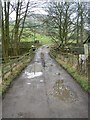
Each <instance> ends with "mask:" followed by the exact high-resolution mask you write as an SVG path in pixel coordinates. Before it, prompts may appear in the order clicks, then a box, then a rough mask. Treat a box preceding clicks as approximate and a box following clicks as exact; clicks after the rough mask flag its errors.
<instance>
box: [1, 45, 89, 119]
mask: <svg viewBox="0 0 90 120" xmlns="http://www.w3.org/2000/svg"><path fill="white" fill-rule="evenodd" d="M48 51H49V48H48V47H47V46H46V45H45V46H42V47H41V48H39V49H38V50H37V52H36V55H35V58H34V60H33V61H32V63H30V64H29V65H28V67H27V68H26V69H25V70H24V71H23V72H22V73H21V75H20V76H19V77H18V78H17V79H16V80H15V81H14V82H13V84H12V86H11V88H10V89H9V91H8V92H7V94H6V95H5V98H4V99H3V107H2V108H3V118H88V94H87V93H86V92H84V91H83V90H82V89H81V87H80V86H79V85H78V84H77V83H76V82H75V81H74V80H73V78H72V77H71V76H70V75H69V74H68V73H67V72H66V71H65V70H64V69H63V68H62V67H60V66H59V65H58V64H57V63H56V62H55V61H54V60H53V59H52V58H51V57H50V56H49V55H48Z"/></svg>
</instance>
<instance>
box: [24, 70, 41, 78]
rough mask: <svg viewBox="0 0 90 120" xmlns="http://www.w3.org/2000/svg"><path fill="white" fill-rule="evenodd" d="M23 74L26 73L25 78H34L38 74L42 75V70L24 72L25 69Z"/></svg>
mask: <svg viewBox="0 0 90 120" xmlns="http://www.w3.org/2000/svg"><path fill="white" fill-rule="evenodd" d="M25 74H26V75H27V78H35V77H38V76H41V75H42V72H35V73H34V72H31V73H29V72H26V71H25Z"/></svg>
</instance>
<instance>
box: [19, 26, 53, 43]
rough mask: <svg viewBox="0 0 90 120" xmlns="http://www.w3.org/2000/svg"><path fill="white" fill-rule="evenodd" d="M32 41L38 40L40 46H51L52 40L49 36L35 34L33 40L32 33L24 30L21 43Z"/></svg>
mask: <svg viewBox="0 0 90 120" xmlns="http://www.w3.org/2000/svg"><path fill="white" fill-rule="evenodd" d="M34 40H39V42H40V43H41V44H52V40H51V38H50V37H49V36H46V35H43V34H39V33H35V39H34V32H31V31H30V30H29V29H28V28H26V29H24V31H23V35H22V38H21V42H22V41H23V42H31V41H34Z"/></svg>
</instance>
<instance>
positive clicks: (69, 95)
mask: <svg viewBox="0 0 90 120" xmlns="http://www.w3.org/2000/svg"><path fill="white" fill-rule="evenodd" d="M53 95H54V96H55V97H58V98H59V99H61V100H63V101H66V102H69V101H76V98H77V95H76V93H75V92H74V91H72V90H70V88H69V87H68V86H66V85H64V84H63V80H57V81H56V83H55V85H54V86H53Z"/></svg>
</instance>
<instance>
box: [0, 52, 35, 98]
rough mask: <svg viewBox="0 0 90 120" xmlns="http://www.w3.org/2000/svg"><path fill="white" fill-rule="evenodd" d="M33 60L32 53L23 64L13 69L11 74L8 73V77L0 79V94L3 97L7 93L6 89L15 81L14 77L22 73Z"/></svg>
mask: <svg viewBox="0 0 90 120" xmlns="http://www.w3.org/2000/svg"><path fill="white" fill-rule="evenodd" d="M33 58H34V53H32V54H31V55H30V56H28V58H26V59H25V60H24V61H25V63H22V62H21V63H20V64H19V65H18V66H17V67H16V68H13V73H11V72H10V73H8V75H6V76H5V78H2V79H3V80H2V85H0V94H2V95H3V96H4V94H5V93H6V92H7V90H8V88H9V87H10V85H11V83H12V82H13V80H15V78H16V77H18V75H19V74H20V73H21V72H22V70H23V69H24V68H25V67H26V66H27V65H28V64H29V63H30V62H31V61H32V59H33Z"/></svg>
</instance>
